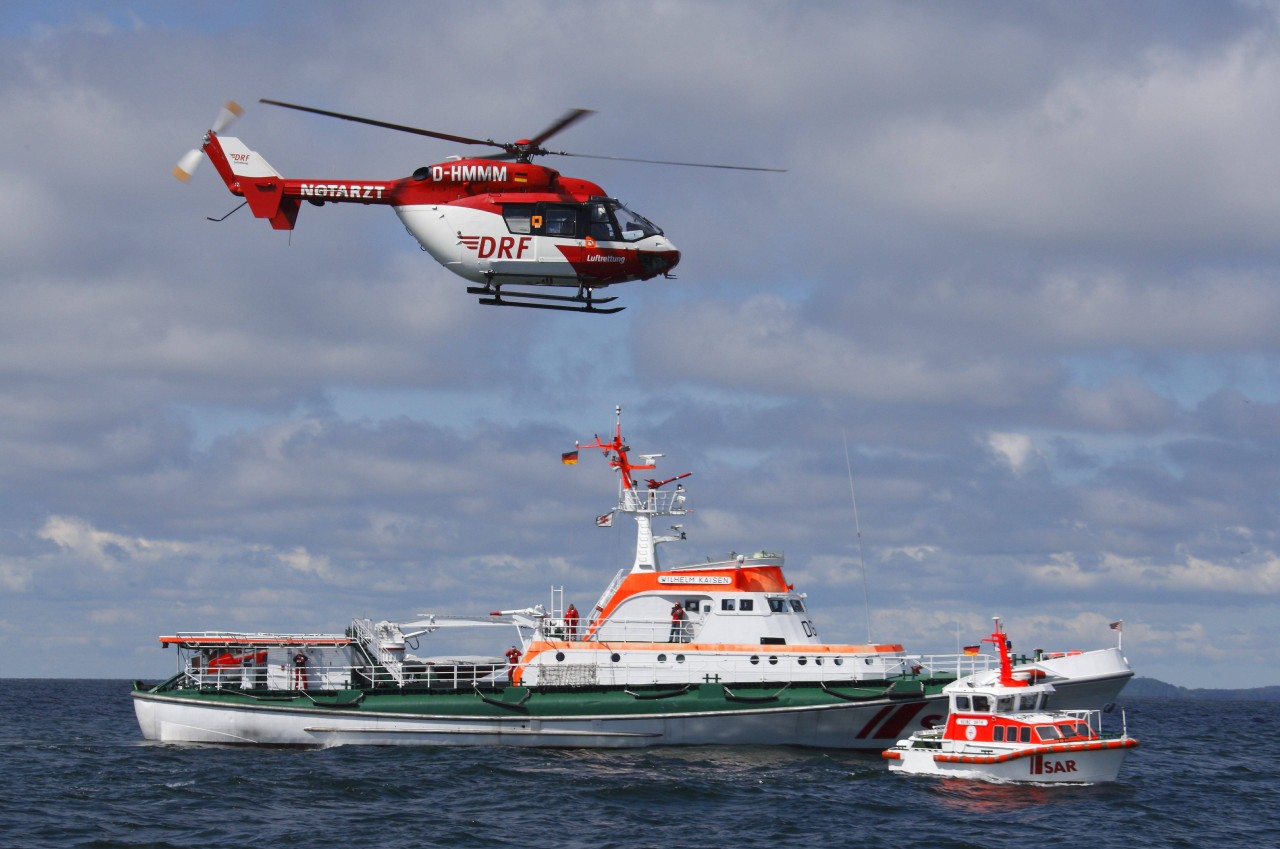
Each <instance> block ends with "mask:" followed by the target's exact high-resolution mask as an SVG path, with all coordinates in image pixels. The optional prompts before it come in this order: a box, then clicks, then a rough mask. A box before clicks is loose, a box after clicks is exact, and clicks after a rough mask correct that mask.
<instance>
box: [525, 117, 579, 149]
mask: <svg viewBox="0 0 1280 849" xmlns="http://www.w3.org/2000/svg"><path fill="white" fill-rule="evenodd" d="M592 112H595V110H594V109H570V110H569V111H568V112H566V113H564V115H563V116H561V118H560V120H559V121H556V122H555V123H554V124H552V125H551V126H550V127H547V128H546V129H545V130H543V131H542V132H540V133H538V134H537V135H536V136H534V137H533V138H531V139H529V146H530V147H539V146H541V144H542V143H543V142H544V141H546V140H547V139H549V138H551V137H552V136H554V135H555V134H556V133H558V132H560V131H561V130H563V129H564V128H565V127H569V126H572V125H573V124H576V123H577V122H578V121H581V120H582V119H583V118H585V117H587V116H588V115H590V114H591V113H592Z"/></svg>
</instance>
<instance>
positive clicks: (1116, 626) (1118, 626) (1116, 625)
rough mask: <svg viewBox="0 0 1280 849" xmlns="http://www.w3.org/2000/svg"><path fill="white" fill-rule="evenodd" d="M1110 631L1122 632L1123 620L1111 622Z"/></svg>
mask: <svg viewBox="0 0 1280 849" xmlns="http://www.w3.org/2000/svg"><path fill="white" fill-rule="evenodd" d="M1111 630H1112V631H1123V630H1124V620H1123V619H1121V620H1120V621H1119V622H1112V623H1111Z"/></svg>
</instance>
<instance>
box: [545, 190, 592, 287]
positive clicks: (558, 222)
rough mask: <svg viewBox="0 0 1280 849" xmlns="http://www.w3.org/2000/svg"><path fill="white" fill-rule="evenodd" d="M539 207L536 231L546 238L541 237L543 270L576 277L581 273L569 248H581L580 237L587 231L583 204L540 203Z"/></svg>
mask: <svg viewBox="0 0 1280 849" xmlns="http://www.w3.org/2000/svg"><path fill="white" fill-rule="evenodd" d="M537 206H538V209H537V210H536V212H535V213H534V217H533V232H534V233H535V234H537V235H539V236H543V237H545V238H541V239H538V240H537V241H538V268H539V272H540V273H542V274H546V275H548V276H550V277H572V278H575V279H576V278H577V272H576V271H574V268H573V266H572V265H571V264H570V263H569V260H568V259H567V258H566V256H565V250H569V251H571V252H572V251H574V250H577V249H578V246H577V244H576V240H578V239H581V238H583V237H584V234H585V233H586V228H585V227H584V226H583V221H582V205H581V204H576V203H540V204H538V205H537ZM571 240H572V241H571ZM562 249H563V250H562Z"/></svg>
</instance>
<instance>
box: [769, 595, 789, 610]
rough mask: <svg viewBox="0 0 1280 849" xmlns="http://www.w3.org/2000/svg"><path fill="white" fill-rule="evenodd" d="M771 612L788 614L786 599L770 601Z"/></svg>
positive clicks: (772, 599)
mask: <svg viewBox="0 0 1280 849" xmlns="http://www.w3.org/2000/svg"><path fill="white" fill-rule="evenodd" d="M769 610H770V611H772V612H773V613H786V612H787V601H786V599H782V598H771V599H769Z"/></svg>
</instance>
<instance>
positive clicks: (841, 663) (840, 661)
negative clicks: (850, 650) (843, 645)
mask: <svg viewBox="0 0 1280 849" xmlns="http://www.w3.org/2000/svg"><path fill="white" fill-rule="evenodd" d="M836 666H844V658H843V657H837V658H836Z"/></svg>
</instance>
